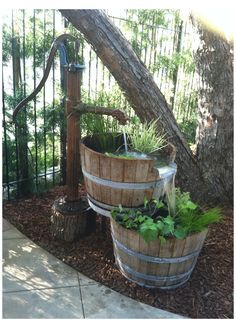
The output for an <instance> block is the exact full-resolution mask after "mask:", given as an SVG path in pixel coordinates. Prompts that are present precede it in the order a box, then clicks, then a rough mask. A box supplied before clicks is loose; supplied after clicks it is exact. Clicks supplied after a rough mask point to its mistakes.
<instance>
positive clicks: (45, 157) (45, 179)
mask: <svg viewBox="0 0 236 328" xmlns="http://www.w3.org/2000/svg"><path fill="white" fill-rule="evenodd" d="M45 35H46V10H45V9H44V10H43V73H44V72H45V66H46V58H45V53H46V46H45ZM43 154H44V174H45V175H44V185H45V186H46V184H47V139H46V92H45V85H44V86H43Z"/></svg>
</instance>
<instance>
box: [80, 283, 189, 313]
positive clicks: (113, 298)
mask: <svg viewBox="0 0 236 328" xmlns="http://www.w3.org/2000/svg"><path fill="white" fill-rule="evenodd" d="M81 295H82V302H83V306H84V314H85V318H89V319H98V318H99V319H141V318H142V319H145V318H146V319H147V318H149V319H183V317H181V316H178V315H176V314H173V313H170V312H167V311H163V310H160V309H157V308H154V307H152V306H149V305H146V304H143V303H139V302H137V301H135V300H133V299H131V298H128V297H126V296H123V295H121V294H119V293H117V292H115V291H113V290H111V289H110V288H107V287H105V286H103V285H101V284H96V285H92V284H89V285H87V286H81Z"/></svg>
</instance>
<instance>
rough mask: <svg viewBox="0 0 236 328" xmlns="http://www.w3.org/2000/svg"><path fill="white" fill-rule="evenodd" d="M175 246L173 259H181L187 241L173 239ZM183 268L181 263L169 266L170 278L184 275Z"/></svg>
mask: <svg viewBox="0 0 236 328" xmlns="http://www.w3.org/2000/svg"><path fill="white" fill-rule="evenodd" d="M173 241H174V245H173V250H172V257H173V258H175V257H181V256H182V254H183V250H184V247H185V239H176V238H173ZM182 268H183V266H182V265H181V263H171V264H169V269H168V276H174V275H177V274H179V273H182V271H183V270H182Z"/></svg>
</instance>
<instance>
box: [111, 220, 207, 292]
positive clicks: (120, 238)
mask: <svg viewBox="0 0 236 328" xmlns="http://www.w3.org/2000/svg"><path fill="white" fill-rule="evenodd" d="M111 231H112V239H113V246H114V255H115V260H116V265H117V266H118V268H119V269H120V271H121V273H122V274H123V275H124V276H125V277H126V278H127V279H129V280H131V281H134V282H135V283H137V284H138V285H141V286H145V287H148V288H160V289H174V288H177V287H179V286H181V285H183V284H184V283H185V282H187V281H188V279H189V278H190V275H191V273H192V271H193V269H194V267H195V264H196V261H197V258H198V255H199V253H200V251H201V248H202V246H203V243H204V240H205V238H206V236H207V231H208V230H207V229H205V230H204V231H202V232H200V233H194V234H191V235H189V236H187V237H186V238H185V239H182V240H181V239H176V238H168V239H167V240H166V242H165V243H163V244H161V243H160V241H159V239H158V240H155V241H152V242H150V243H146V242H145V241H144V239H143V238H142V237H141V236H140V235H139V233H138V232H137V231H134V230H129V229H125V228H124V227H122V226H121V225H119V224H118V223H117V222H116V221H115V220H113V219H111Z"/></svg>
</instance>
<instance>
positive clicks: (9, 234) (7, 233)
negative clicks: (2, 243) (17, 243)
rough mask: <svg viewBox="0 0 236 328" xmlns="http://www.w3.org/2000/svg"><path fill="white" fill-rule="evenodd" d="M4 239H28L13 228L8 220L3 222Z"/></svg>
mask: <svg viewBox="0 0 236 328" xmlns="http://www.w3.org/2000/svg"><path fill="white" fill-rule="evenodd" d="M2 232H3V234H2V238H3V239H19V238H27V237H26V236H25V235H23V234H22V233H21V232H20V231H19V230H17V229H16V228H15V227H13V225H12V224H10V223H9V222H8V221H7V220H5V219H3V221H2Z"/></svg>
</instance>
